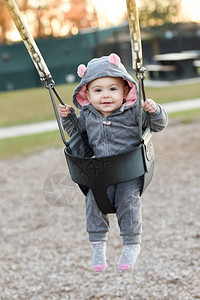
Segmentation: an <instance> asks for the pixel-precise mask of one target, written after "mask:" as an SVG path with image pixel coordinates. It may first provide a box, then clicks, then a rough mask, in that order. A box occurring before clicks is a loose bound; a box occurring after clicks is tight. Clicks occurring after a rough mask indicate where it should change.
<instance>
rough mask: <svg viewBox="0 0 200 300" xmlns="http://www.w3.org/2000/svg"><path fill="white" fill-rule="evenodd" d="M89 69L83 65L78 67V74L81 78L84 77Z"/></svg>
mask: <svg viewBox="0 0 200 300" xmlns="http://www.w3.org/2000/svg"><path fill="white" fill-rule="evenodd" d="M86 70H87V68H86V66H85V65H83V64H81V65H79V66H78V70H77V74H78V76H79V77H83V76H84V74H85V72H86Z"/></svg>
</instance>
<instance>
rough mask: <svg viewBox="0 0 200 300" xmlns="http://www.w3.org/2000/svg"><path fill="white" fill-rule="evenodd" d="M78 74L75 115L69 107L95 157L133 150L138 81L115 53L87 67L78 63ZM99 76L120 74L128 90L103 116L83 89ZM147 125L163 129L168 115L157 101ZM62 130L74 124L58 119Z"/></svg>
mask: <svg viewBox="0 0 200 300" xmlns="http://www.w3.org/2000/svg"><path fill="white" fill-rule="evenodd" d="M78 74H79V76H81V77H82V80H81V82H80V83H79V85H78V86H77V87H76V88H75V90H74V93H73V103H74V104H75V106H76V107H77V108H79V109H80V115H79V116H78V117H77V115H76V113H75V110H74V109H73V108H72V112H71V116H72V117H73V118H74V120H75V122H76V123H77V125H78V127H79V129H80V131H81V132H84V131H86V132H87V135H88V140H89V144H90V146H91V147H92V149H93V151H94V154H95V156H96V157H102V156H110V155H118V154H121V153H125V152H128V151H131V150H133V149H134V148H135V147H137V146H138V145H139V127H138V125H139V102H138V100H137V94H138V92H137V85H136V83H135V81H134V80H133V78H132V77H131V76H130V75H129V74H128V72H127V71H126V69H125V68H124V66H123V65H122V64H121V62H120V58H119V57H118V56H117V55H116V54H111V55H110V56H103V57H101V58H95V59H93V60H91V61H90V62H89V63H88V65H87V68H86V67H85V66H84V65H80V66H79V68H78ZM100 77H121V78H123V79H124V80H125V81H127V82H128V85H129V87H130V92H129V94H128V95H127V97H126V99H125V101H124V103H123V105H122V106H121V107H120V108H119V109H117V110H116V111H114V112H112V113H111V114H109V115H107V116H106V117H104V116H103V115H102V114H101V113H100V112H99V111H97V110H96V109H95V108H94V107H93V106H92V104H90V103H89V101H88V99H87V97H86V94H85V90H86V86H87V84H88V83H89V82H91V81H92V80H94V79H97V78H100ZM149 117H150V127H151V130H152V131H153V132H158V131H161V130H163V129H164V128H165V127H166V126H167V122H168V118H167V114H166V112H165V110H164V109H163V108H162V107H161V106H160V105H158V104H157V111H156V112H155V113H151V114H149ZM61 121H62V125H63V128H64V130H65V131H66V132H67V133H68V135H69V136H72V135H73V133H74V132H75V128H74V126H73V124H72V123H71V121H70V119H69V118H68V117H66V118H63V119H61ZM146 126H147V119H146V113H145V112H144V111H143V129H145V128H146Z"/></svg>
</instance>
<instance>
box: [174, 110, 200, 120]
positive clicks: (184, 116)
mask: <svg viewBox="0 0 200 300" xmlns="http://www.w3.org/2000/svg"><path fill="white" fill-rule="evenodd" d="M169 118H170V119H171V120H176V121H177V122H179V123H183V124H188V123H192V122H197V121H200V108H199V109H194V110H187V111H180V112H174V113H170V114H169Z"/></svg>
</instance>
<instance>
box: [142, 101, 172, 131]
mask: <svg viewBox="0 0 200 300" xmlns="http://www.w3.org/2000/svg"><path fill="white" fill-rule="evenodd" d="M149 120H150V128H151V130H152V131H153V132H158V131H161V130H163V129H164V128H165V127H166V126H167V124H168V116H167V113H166V111H165V109H164V108H163V107H162V106H161V105H159V104H157V111H156V112H155V113H152V114H150V113H149ZM146 127H147V114H146V112H145V111H144V110H143V128H146Z"/></svg>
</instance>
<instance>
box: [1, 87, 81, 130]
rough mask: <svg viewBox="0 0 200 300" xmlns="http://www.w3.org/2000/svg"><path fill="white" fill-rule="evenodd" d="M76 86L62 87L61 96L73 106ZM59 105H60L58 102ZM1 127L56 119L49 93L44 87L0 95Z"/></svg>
mask: <svg viewBox="0 0 200 300" xmlns="http://www.w3.org/2000/svg"><path fill="white" fill-rule="evenodd" d="M74 87H75V85H62V86H60V87H59V91H58V92H59V94H60V96H61V97H62V98H63V101H64V102H65V103H68V104H69V105H71V104H72V100H71V99H72V92H73V89H74ZM57 103H59V102H58V101H57ZM0 112H1V118H0V127H5V126H13V125H19V124H27V123H34V122H40V121H47V120H52V119H54V118H55V116H54V112H53V108H52V104H51V100H50V96H49V92H48V90H47V89H45V88H44V87H42V88H35V89H26V90H17V91H11V92H2V93H0Z"/></svg>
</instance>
